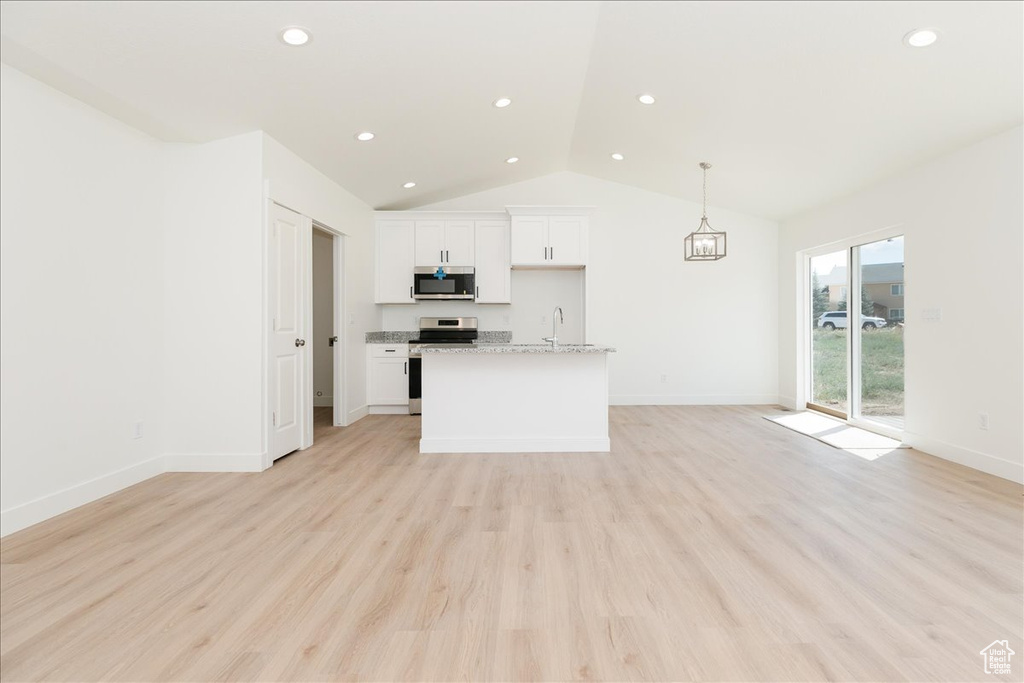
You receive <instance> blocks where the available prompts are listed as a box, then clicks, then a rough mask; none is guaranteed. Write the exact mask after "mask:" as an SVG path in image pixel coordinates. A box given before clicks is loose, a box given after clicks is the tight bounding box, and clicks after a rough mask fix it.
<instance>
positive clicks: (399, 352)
mask: <svg viewBox="0 0 1024 683" xmlns="http://www.w3.org/2000/svg"><path fill="white" fill-rule="evenodd" d="M370 357H371V358H408V357H409V345H408V344H370Z"/></svg>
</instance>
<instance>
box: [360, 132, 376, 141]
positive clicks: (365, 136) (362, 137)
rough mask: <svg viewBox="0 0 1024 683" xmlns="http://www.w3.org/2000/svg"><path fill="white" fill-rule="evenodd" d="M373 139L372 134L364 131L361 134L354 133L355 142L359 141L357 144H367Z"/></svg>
mask: <svg viewBox="0 0 1024 683" xmlns="http://www.w3.org/2000/svg"><path fill="white" fill-rule="evenodd" d="M373 137H374V136H373V133H371V132H370V131H368V130H364V131H363V132H362V133H356V140H359V142H369V141H370V140H372V139H373Z"/></svg>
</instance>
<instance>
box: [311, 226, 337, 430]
mask: <svg viewBox="0 0 1024 683" xmlns="http://www.w3.org/2000/svg"><path fill="white" fill-rule="evenodd" d="M312 250H313V255H312V264H313V268H312V313H313V334H312V335H311V337H312V347H313V348H312V351H311V354H310V355H311V357H312V359H313V432H314V435H315V433H316V432H317V431H318V430H320V429H321V428H322V427H328V426H333V424H334V345H335V343H337V342H338V337H337V335H336V334H335V326H334V235H332V234H331V233H329V232H326V231H325V230H322V229H320V228H318V227H316V226H314V227H313V246H312Z"/></svg>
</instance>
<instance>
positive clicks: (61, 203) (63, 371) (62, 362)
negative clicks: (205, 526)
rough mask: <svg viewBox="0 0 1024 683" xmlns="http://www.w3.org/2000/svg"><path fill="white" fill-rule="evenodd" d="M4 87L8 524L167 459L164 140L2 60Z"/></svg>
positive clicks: (93, 494) (1, 318) (2, 398)
mask: <svg viewBox="0 0 1024 683" xmlns="http://www.w3.org/2000/svg"><path fill="white" fill-rule="evenodd" d="M0 88H2V91H3V97H2V98H0V186H2V187H3V201H2V202H0V365H2V367H3V381H2V382H0V414H2V416H3V428H2V429H0V500H2V508H3V510H2V513H0V534H7V533H10V532H11V531H15V530H17V529H19V528H22V527H24V526H27V525H28V524H32V523H35V522H36V521H39V520H40V519H45V518H46V517H50V516H53V515H55V514H59V513H60V512H63V511H65V510H67V509H70V508H72V507H75V506H77V505H80V504H82V503H85V502H88V501H89V500H93V499H95V498H98V497H100V496H103V495H106V494H108V493H111V492H113V491H116V490H118V489H120V488H123V487H125V486H128V485H130V484H133V483H135V482H137V481H141V480H142V479H145V478H147V477H149V476H152V475H154V474H157V473H158V472H160V471H162V469H161V465H160V458H159V456H160V454H161V452H162V449H161V420H160V392H161V368H160V358H161V355H162V349H163V346H164V340H163V335H162V314H163V288H162V286H161V256H160V254H161V248H162V245H161V238H162V234H161V230H160V221H161V198H160V193H161V189H160V185H159V182H158V181H159V174H158V155H159V143H157V142H156V141H155V140H153V139H151V138H149V137H148V136H146V135H143V134H142V133H139V132H138V131H136V130H134V129H132V128H129V127H128V126H126V125H124V124H122V123H120V122H118V121H115V120H114V119H112V118H110V117H108V116H106V115H104V114H101V113H100V112H98V111H96V110H95V109H92V108H90V107H88V106H86V105H84V104H82V103H81V102H79V101H77V100H74V99H72V98H70V97H68V96H66V95H64V94H62V93H60V92H58V91H56V90H53V89H51V88H50V87H48V86H46V85H43V84H42V83H40V82H38V81H36V80H34V79H32V78H29V77H28V76H25V75H24V74H22V73H21V72H19V71H16V70H14V69H12V68H10V67H8V66H6V65H3V66H0ZM137 421H141V422H142V423H143V425H142V438H141V439H133V438H132V425H133V423H135V422H137Z"/></svg>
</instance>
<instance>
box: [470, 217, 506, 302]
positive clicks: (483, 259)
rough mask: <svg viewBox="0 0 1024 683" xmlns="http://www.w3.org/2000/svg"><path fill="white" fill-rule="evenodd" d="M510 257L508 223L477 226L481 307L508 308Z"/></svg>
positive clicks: (477, 261)
mask: <svg viewBox="0 0 1024 683" xmlns="http://www.w3.org/2000/svg"><path fill="white" fill-rule="evenodd" d="M508 259H509V257H508V223H506V222H504V221H477V222H476V301H477V303H480V304H508V303H511V302H512V299H511V296H512V292H511V277H512V275H511V270H510V269H509V260H508Z"/></svg>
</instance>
